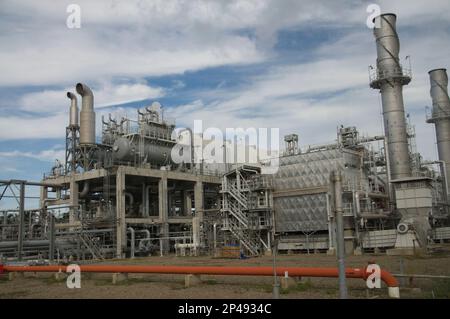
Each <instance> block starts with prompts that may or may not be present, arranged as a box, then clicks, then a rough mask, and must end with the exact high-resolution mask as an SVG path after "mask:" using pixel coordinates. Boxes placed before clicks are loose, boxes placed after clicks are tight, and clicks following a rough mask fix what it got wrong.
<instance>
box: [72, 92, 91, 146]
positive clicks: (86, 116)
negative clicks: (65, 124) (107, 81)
mask: <svg viewBox="0 0 450 319" xmlns="http://www.w3.org/2000/svg"><path fill="white" fill-rule="evenodd" d="M76 89H77V92H78V94H80V95H81V96H82V100H81V112H80V144H95V112H94V94H92V91H91V89H90V88H89V87H88V86H87V85H86V84H83V83H78V84H77V86H76Z"/></svg>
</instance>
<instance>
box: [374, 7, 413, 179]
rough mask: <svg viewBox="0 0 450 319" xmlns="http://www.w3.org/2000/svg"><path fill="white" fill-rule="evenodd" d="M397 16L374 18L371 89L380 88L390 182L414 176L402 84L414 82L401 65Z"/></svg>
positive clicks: (384, 15) (389, 14)
mask: <svg viewBox="0 0 450 319" xmlns="http://www.w3.org/2000/svg"><path fill="white" fill-rule="evenodd" d="M396 20H397V16H396V15H395V14H392V13H388V14H382V15H380V16H378V17H377V18H375V22H376V24H375V25H376V26H379V27H378V28H377V27H375V28H374V35H375V38H376V43H377V70H376V76H374V77H371V83H370V87H371V88H373V89H379V90H380V92H381V99H382V104H383V119H384V131H385V136H386V138H387V151H388V157H389V167H390V172H391V176H390V177H391V180H395V179H399V178H405V177H410V176H411V164H410V156H409V148H408V137H407V131H406V120H405V110H404V106H403V92H402V91H403V85H407V84H408V83H409V82H410V81H411V77H410V76H408V75H407V74H404V72H403V69H402V66H401V65H400V62H399V57H398V54H399V51H400V41H399V38H398V35H397V31H396Z"/></svg>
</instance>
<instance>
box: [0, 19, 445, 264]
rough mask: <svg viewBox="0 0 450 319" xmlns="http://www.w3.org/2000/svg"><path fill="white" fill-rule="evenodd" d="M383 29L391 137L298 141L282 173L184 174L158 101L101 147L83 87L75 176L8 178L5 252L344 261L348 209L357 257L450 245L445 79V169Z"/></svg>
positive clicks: (242, 167) (441, 105)
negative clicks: (12, 205)
mask: <svg viewBox="0 0 450 319" xmlns="http://www.w3.org/2000/svg"><path fill="white" fill-rule="evenodd" d="M376 19H377V22H379V26H380V27H379V28H375V29H374V34H375V38H376V47H377V54H378V58H377V64H376V67H373V68H371V71H370V87H371V88H373V89H377V90H379V91H380V93H381V97H382V106H383V119H384V129H385V131H384V135H380V136H371V137H370V136H362V135H361V134H360V132H359V131H358V129H357V128H356V127H342V126H341V127H339V128H338V130H337V140H336V141H335V142H333V143H330V144H326V145H318V146H310V147H307V148H303V149H301V148H300V147H299V144H298V136H297V135H296V134H290V135H287V136H285V138H284V141H285V144H286V147H285V150H284V153H283V154H282V155H280V158H279V169H278V171H277V173H275V174H272V175H270V174H263V173H262V170H261V165H260V164H258V163H233V164H225V165H215V166H214V165H208V164H207V163H194V162H193V161H190V162H189V161H188V162H183V163H175V161H174V160H173V158H172V155H171V154H172V150H173V148H174V146H175V145H176V144H177V134H178V133H177V132H176V130H175V128H176V126H175V123H174V122H173V121H171V120H169V119H168V118H165V116H164V114H163V112H162V109H161V105H160V104H159V103H157V102H155V103H153V104H152V105H151V106H149V107H146V108H144V109H140V110H138V111H137V120H133V119H131V118H128V117H123V118H113V117H112V116H109V118H107V119H104V118H103V119H102V135H101V140H99V141H97V140H96V136H97V135H96V127H95V111H94V94H93V92H92V91H91V89H90V88H89V87H88V86H87V85H86V84H83V83H78V84H77V85H76V92H77V93H78V95H79V96H80V97H81V111H79V110H78V104H77V103H78V101H77V95H76V94H75V93H73V92H68V93H67V97H68V98H69V99H70V101H71V102H70V111H69V114H70V118H69V125H68V126H67V127H66V156H65V163H64V165H62V164H61V165H56V166H55V167H53V169H52V172H51V173H50V174H46V175H45V176H44V178H43V180H42V181H41V182H37V183H29V182H26V181H15V180H10V181H1V183H2V185H3V187H4V189H3V193H2V194H0V195H1V196H0V199H1V197H2V196H3V194H5V191H6V189H7V188H8V187H9V188H11V189H13V187H14V186H13V185H18V186H19V188H20V195H19V196H18V197H19V209H18V210H15V211H14V210H7V211H2V212H1V213H2V214H3V216H2V218H1V219H0V231H1V233H0V235H1V241H0V254H2V256H3V257H4V258H17V257H18V258H19V259H25V258H34V259H35V258H37V257H42V258H47V259H49V260H55V259H60V260H63V259H67V260H69V259H75V260H83V259H105V258H124V257H131V258H132V257H134V256H139V255H142V256H146V255H149V254H161V255H164V254H168V253H176V254H178V255H187V254H189V255H199V254H210V255H216V256H217V255H225V254H227V253H230V251H237V252H238V253H240V254H244V255H247V256H249V255H251V256H257V255H261V254H266V253H270V252H271V251H272V250H273V248H274V247H276V248H277V249H278V250H279V251H282V252H295V251H297V252H319V251H323V252H328V253H330V254H332V253H334V252H335V247H336V214H335V213H336V211H337V210H342V216H343V227H344V239H345V251H346V253H347V254H351V253H355V254H361V253H366V252H373V251H378V250H383V251H384V250H386V251H387V252H388V253H392V254H396V253H398V254H410V253H414V252H416V251H417V250H426V249H427V247H428V246H429V245H430V244H432V243H433V242H435V241H440V240H449V239H450V227H449V226H450V225H449V221H450V219H449V206H448V204H449V202H448V200H449V194H448V193H449V188H450V100H449V96H448V91H447V85H448V79H447V74H446V71H445V69H439V70H433V71H430V83H431V99H432V102H433V110H432V113H431V114H430V116H428V118H427V122H429V123H433V124H435V127H436V136H437V144H438V151H439V160H436V161H434V162H423V161H422V160H421V156H420V154H418V153H417V152H416V151H415V148H414V147H413V145H414V143H413V141H414V134H413V129H412V127H411V126H410V125H409V124H408V123H407V121H406V118H405V109H404V103H403V93H402V88H403V86H404V85H407V84H408V83H409V82H410V81H411V70H410V68H407V67H405V66H402V65H401V64H400V59H399V50H400V44H399V37H398V34H397V31H396V16H395V15H394V14H383V15H381V16H379V17H377V18H376ZM191 134H192V132H191ZM192 138H193V137H192ZM377 146H379V147H377ZM337 172H339V174H338V175H337V174H336V173H337ZM336 176H342V180H341V179H340V178H339V179H337V178H336ZM27 185H32V186H38V187H40V189H41V193H40V194H41V195H40V207H39V208H37V209H34V210H26V209H25V207H24V200H25V187H26V186H27ZM341 206H342V207H341Z"/></svg>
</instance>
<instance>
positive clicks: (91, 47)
mask: <svg viewBox="0 0 450 319" xmlns="http://www.w3.org/2000/svg"><path fill="white" fill-rule="evenodd" d="M70 3H77V4H79V5H80V7H81V29H68V28H67V27H66V19H67V16H68V13H66V8H67V5H69V4H70ZM371 3H377V4H379V5H380V7H381V10H382V11H383V12H394V13H396V14H397V15H398V22H397V25H398V31H399V35H400V38H401V39H400V40H401V53H400V54H401V56H402V57H404V56H406V55H410V56H411V60H412V67H413V74H414V78H413V81H412V82H411V84H410V85H409V86H407V87H406V88H405V90H404V99H405V107H406V111H407V112H408V113H410V114H411V120H412V123H413V124H414V125H415V126H416V132H417V146H418V150H419V151H420V152H421V153H422V155H423V157H424V158H426V159H435V158H436V150H435V137H434V128H433V126H432V125H430V124H426V123H425V111H424V108H425V106H426V105H430V104H431V101H430V97H429V83H428V74H427V72H428V70H431V69H433V68H440V67H450V58H449V57H450V41H449V40H450V3H449V1H448V0H428V1H358V0H339V1H301V0H281V1H280V0H255V1H251V0H245V1H244V0H230V1H195V0H192V1H181V0H164V1H162V0H158V1H157V0H149V1H137V0H131V1H118V0H117V1H106V0H105V1H95V2H94V1H84V0H83V1H81V0H78V1H77V0H75V1H74V0H70V1H57V2H56V1H50V0H42V1H23V0H22V1H20V0H19V1H13V0H2V1H1V5H0V43H1V44H2V45H1V46H0V70H1V72H0V97H1V98H0V110H1V113H0V114H1V115H0V167H2V169H1V170H0V178H2V179H9V178H23V179H28V180H39V179H40V178H41V177H42V173H44V172H46V171H49V169H50V168H51V166H52V164H53V162H54V159H55V158H59V159H62V158H63V156H64V134H65V126H66V124H67V121H68V107H69V100H68V99H67V98H66V96H65V92H66V91H67V90H71V91H74V86H75V84H76V83H77V82H84V83H86V84H88V85H89V86H90V87H91V88H92V89H93V91H94V95H95V107H96V112H97V122H98V123H97V124H98V125H97V127H100V126H99V124H100V119H101V115H102V114H107V113H108V112H113V113H114V114H123V113H127V114H128V115H130V116H134V114H135V113H136V109H137V108H139V107H144V106H146V105H149V104H150V103H151V102H152V101H155V100H157V101H160V102H161V103H162V104H163V106H164V109H165V112H166V114H169V116H171V117H176V120H177V123H178V125H180V126H192V125H193V121H194V120H195V119H202V120H203V121H204V127H208V126H209V127H219V128H225V127H244V128H247V127H279V128H280V130H281V135H284V134H288V133H297V134H298V135H299V137H300V146H301V147H306V146H308V145H310V144H320V143H326V142H331V141H333V140H334V139H335V137H336V127H337V126H338V125H340V124H343V125H355V126H357V127H358V128H359V130H360V131H361V132H362V133H364V134H368V135H380V134H382V132H383V131H382V118H381V115H380V111H381V105H380V98H379V93H378V92H377V91H374V90H372V89H370V88H369V86H368V71H367V70H368V66H369V65H370V64H374V63H375V60H376V52H375V41H374V38H373V35H372V32H371V30H370V29H368V28H367V27H366V19H367V16H368V13H367V12H366V8H367V5H368V4H371ZM99 134H100V130H99V129H98V130H97V135H99Z"/></svg>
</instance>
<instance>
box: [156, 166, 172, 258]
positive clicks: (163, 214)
mask: <svg viewBox="0 0 450 319" xmlns="http://www.w3.org/2000/svg"><path fill="white" fill-rule="evenodd" d="M158 200H159V220H160V222H161V237H164V238H165V239H164V240H162V241H161V244H162V252H163V253H168V252H169V239H167V237H169V223H168V219H169V212H168V204H167V175H165V176H163V177H162V178H161V179H160V180H159V182H158Z"/></svg>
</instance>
